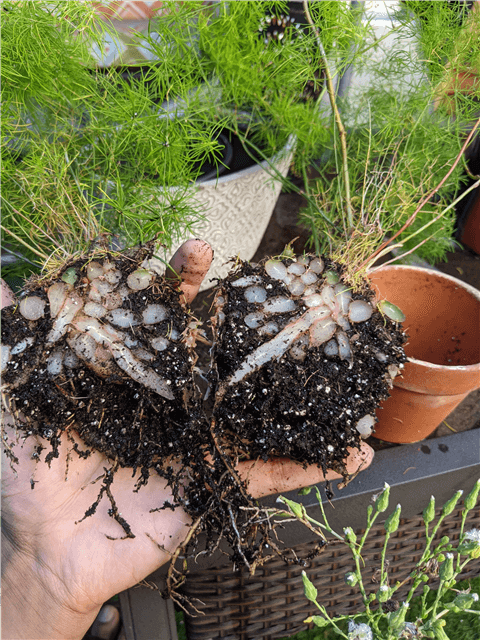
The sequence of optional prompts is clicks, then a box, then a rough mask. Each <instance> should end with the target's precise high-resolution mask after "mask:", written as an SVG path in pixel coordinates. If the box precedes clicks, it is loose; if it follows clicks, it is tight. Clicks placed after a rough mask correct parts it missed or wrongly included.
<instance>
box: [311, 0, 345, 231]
mask: <svg viewBox="0 0 480 640" xmlns="http://www.w3.org/2000/svg"><path fill="white" fill-rule="evenodd" d="M303 9H304V11H305V16H306V18H307V21H308V23H309V24H310V26H311V27H312V29H313V32H314V34H315V39H316V41H317V46H318V49H319V51H320V55H321V57H322V63H323V68H324V71H325V77H326V81H327V92H328V97H329V99H330V105H331V107H332V111H333V114H334V117H335V122H336V123H337V127H338V134H339V136H340V146H341V149H342V173H343V180H344V183H345V208H346V210H347V227H348V229H347V234H348V232H349V230H351V229H352V228H353V212H352V205H351V201H350V175H349V171H348V155H347V132H346V131H345V127H344V126H343V122H342V118H341V116H340V111H339V110H338V105H337V100H336V97H335V89H334V87H333V80H332V73H331V71H330V67H329V65H328V61H327V54H326V53H325V49H324V47H323V44H322V40H321V38H320V34H319V32H318V29H317V27H316V25H315V23H314V22H313V20H312V16H311V15H310V10H309V8H308V0H303Z"/></svg>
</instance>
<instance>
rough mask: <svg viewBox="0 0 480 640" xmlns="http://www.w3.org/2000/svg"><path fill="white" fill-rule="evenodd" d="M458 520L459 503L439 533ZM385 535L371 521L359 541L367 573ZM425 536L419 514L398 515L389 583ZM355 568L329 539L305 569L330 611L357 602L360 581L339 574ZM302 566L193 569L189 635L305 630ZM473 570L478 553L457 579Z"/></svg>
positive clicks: (194, 639) (198, 639) (256, 635)
mask: <svg viewBox="0 0 480 640" xmlns="http://www.w3.org/2000/svg"><path fill="white" fill-rule="evenodd" d="M460 522H461V519H460V510H457V511H454V512H453V513H452V514H451V515H450V516H449V517H447V518H446V519H445V520H444V523H443V525H442V527H441V528H440V530H439V532H438V536H437V537H438V538H440V537H441V536H443V535H448V536H449V537H450V539H451V540H458V537H459V529H460ZM467 527H468V528H472V527H480V510H477V511H472V512H470V513H469V517H468V519H467ZM467 530H468V529H467ZM357 533H359V534H360V533H362V532H361V531H359V532H357ZM384 534H385V530H384V528H383V525H382V524H380V525H376V526H374V527H373V529H372V531H371V532H370V535H369V537H368V539H367V542H366V544H365V546H364V551H363V553H362V555H363V558H364V560H365V571H364V576H366V577H368V575H369V574H370V575H371V576H372V577H373V574H374V572H375V570H376V569H377V568H378V567H379V559H380V557H381V549H382V546H383V542H384ZM424 541H425V526H424V524H423V519H422V516H421V515H420V516H416V517H414V518H411V519H404V520H401V522H400V526H399V528H398V530H397V532H396V533H395V534H393V535H392V536H391V538H390V541H389V545H388V550H387V559H388V561H389V575H390V582H391V584H394V583H395V582H396V581H397V580H400V581H401V580H404V579H405V578H407V576H408V574H409V572H410V571H411V570H412V569H413V567H414V565H415V563H416V562H417V561H418V560H419V559H420V556H421V554H422V551H423V548H424ZM314 545H315V543H308V544H303V545H299V546H298V547H296V548H295V550H296V552H297V554H298V555H299V556H300V557H302V556H303V557H305V556H307V555H308V553H309V551H311V550H312V549H313V548H314ZM354 568H355V567H354V563H353V560H352V557H351V554H350V552H349V550H348V548H347V547H346V546H345V545H344V544H343V543H340V542H339V541H335V542H332V543H330V544H329V545H328V546H327V547H326V549H325V550H324V551H323V552H322V553H321V554H320V555H319V556H318V557H317V558H315V559H314V560H311V561H309V564H308V567H307V569H306V571H307V574H308V576H309V578H310V580H312V582H313V584H314V585H315V587H316V588H317V589H318V601H319V602H321V603H323V604H324V605H325V606H326V607H327V611H328V612H329V613H330V614H332V615H339V614H346V613H356V612H358V611H360V610H362V609H363V605H362V598H361V595H360V592H359V590H358V588H355V589H351V588H350V587H348V586H347V585H346V584H345V582H344V575H345V573H346V572H347V571H350V570H353V569H354ZM301 572H302V568H301V567H299V566H295V565H294V566H290V565H286V564H285V563H284V562H283V561H281V560H272V561H270V562H268V563H266V564H265V566H264V567H262V568H260V569H258V570H257V572H256V573H255V576H254V577H251V576H250V575H249V574H248V572H247V571H243V570H239V571H232V569H231V567H224V568H219V569H209V570H208V571H205V572H203V573H198V574H195V576H194V579H193V576H192V579H191V580H187V581H186V586H185V590H184V593H185V595H188V596H189V597H191V598H198V599H199V600H200V601H201V602H202V603H203V604H201V605H197V603H196V606H197V607H198V609H199V610H200V611H202V612H203V613H204V615H198V616H196V617H190V616H187V617H186V629H187V637H188V639H189V640H210V639H211V640H216V639H217V638H224V639H225V640H262V639H263V640H273V639H274V638H282V637H284V636H289V635H293V634H295V633H298V632H299V631H302V630H304V629H307V625H305V624H304V623H303V621H304V620H305V618H306V617H307V616H309V615H312V614H316V613H318V610H317V609H316V608H315V607H314V606H313V605H312V603H310V602H309V601H308V600H307V599H306V597H305V595H304V591H303V582H302V577H301ZM478 575H480V560H472V561H471V562H470V563H469V564H468V565H467V571H465V573H463V574H462V575H461V578H463V579H465V578H472V577H475V576H478ZM370 584H371V589H369V588H368V587H369V585H368V584H366V589H367V593H369V591H376V590H377V589H378V585H375V584H374V582H373V581H372V582H371V583H370ZM430 584H431V586H432V588H435V587H436V580H431V581H430ZM408 589H409V585H405V587H403V588H402V589H401V590H400V591H399V592H397V593H398V595H397V596H396V597H397V598H398V599H400V600H401V599H402V597H405V596H406V594H407V592H408Z"/></svg>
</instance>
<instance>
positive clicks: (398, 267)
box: [368, 264, 480, 373]
mask: <svg viewBox="0 0 480 640" xmlns="http://www.w3.org/2000/svg"><path fill="white" fill-rule="evenodd" d="M382 270H383V271H387V270H392V271H411V272H418V271H422V272H423V271H425V272H426V273H428V274H430V275H432V276H435V277H436V278H438V279H440V280H448V281H450V282H453V283H454V284H455V285H456V286H458V287H459V288H462V289H464V290H465V291H467V292H468V293H469V294H470V295H472V296H473V297H474V298H476V299H477V300H478V301H479V302H480V291H479V290H478V289H476V288H475V287H472V285H470V284H467V283H466V282H462V280H459V279H458V278H455V277H454V276H450V275H448V274H446V273H443V272H442V271H438V270H437V269H429V268H428V267H421V266H415V265H407V264H389V265H386V266H385V267H383V266H382V265H380V266H378V267H375V268H374V269H370V271H369V272H368V273H369V274H370V273H371V274H375V273H377V272H380V271H382ZM408 362H410V363H412V364H415V365H417V366H418V367H425V368H426V369H428V370H434V371H438V372H439V373H440V372H448V371H451V372H452V373H454V372H456V371H464V372H466V373H474V372H475V371H478V370H479V369H480V361H479V362H477V363H475V364H466V365H452V366H450V365H445V364H434V363H433V362H428V361H427V360H419V359H417V358H413V357H411V356H409V357H408Z"/></svg>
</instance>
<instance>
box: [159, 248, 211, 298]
mask: <svg viewBox="0 0 480 640" xmlns="http://www.w3.org/2000/svg"><path fill="white" fill-rule="evenodd" d="M212 260H213V249H212V247H211V246H210V245H209V244H208V243H207V242H205V241H204V240H200V239H198V238H197V239H195V240H187V241H186V242H184V243H183V244H182V246H181V247H180V248H179V249H178V250H177V251H176V252H175V254H174V255H173V257H172V259H171V260H170V266H171V267H172V268H173V270H174V271H175V273H176V274H177V275H178V276H180V277H181V279H182V282H181V284H180V289H181V290H182V291H183V294H184V301H185V302H186V303H187V304H188V303H190V302H192V300H193V299H194V298H195V296H196V295H197V293H198V290H199V289H200V285H201V284H202V282H203V280H204V279H205V276H206V275H207V272H208V270H209V269H210V265H211V264H212ZM167 277H168V273H167Z"/></svg>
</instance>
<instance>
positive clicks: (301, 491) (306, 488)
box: [298, 487, 312, 496]
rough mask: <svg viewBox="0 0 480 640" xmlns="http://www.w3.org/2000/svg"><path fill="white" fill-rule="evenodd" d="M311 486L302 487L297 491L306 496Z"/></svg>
mask: <svg viewBox="0 0 480 640" xmlns="http://www.w3.org/2000/svg"><path fill="white" fill-rule="evenodd" d="M311 490H312V487H303V489H300V491H299V492H298V495H299V496H308V494H309V493H310V492H311Z"/></svg>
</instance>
